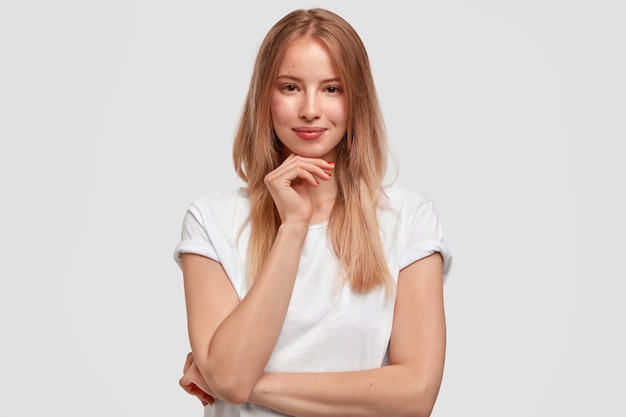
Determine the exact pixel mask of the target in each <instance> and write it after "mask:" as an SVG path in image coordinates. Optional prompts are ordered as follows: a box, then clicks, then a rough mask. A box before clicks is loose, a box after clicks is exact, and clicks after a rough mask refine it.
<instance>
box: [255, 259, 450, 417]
mask: <svg viewBox="0 0 626 417" xmlns="http://www.w3.org/2000/svg"><path fill="white" fill-rule="evenodd" d="M445 339H446V331H445V315H444V307H443V280H442V260H441V256H440V255H439V254H434V255H431V256H429V257H427V258H424V259H422V260H420V261H417V262H415V263H413V264H412V265H409V266H408V267H406V268H405V269H403V270H402V271H401V272H400V277H399V280H398V288H397V299H396V306H395V312H394V322H393V329H392V334H391V341H390V362H391V364H390V365H389V366H385V367H382V368H379V369H372V370H365V371H357V372H337V373H267V374H265V375H264V376H263V377H262V378H261V379H260V381H259V383H258V384H257V385H256V386H255V388H254V390H253V391H252V395H251V397H250V401H251V402H255V403H258V404H260V405H263V406H266V407H269V408H273V409H275V410H278V411H281V412H283V413H286V414H290V415H297V416H299V417H313V416H334V417H339V416H381V415H384V416H387V417H390V416H429V415H430V413H431V411H432V408H433V406H434V404H435V400H436V398H437V395H438V392H439V387H440V384H441V378H442V375H443V367H444V358H445Z"/></svg>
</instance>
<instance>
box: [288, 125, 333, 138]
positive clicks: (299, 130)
mask: <svg viewBox="0 0 626 417" xmlns="http://www.w3.org/2000/svg"><path fill="white" fill-rule="evenodd" d="M293 131H294V132H296V135H298V136H299V137H301V138H302V139H317V138H319V137H320V136H322V134H323V133H324V132H325V131H326V129H325V128H323V127H315V126H303V127H296V128H294V129H293Z"/></svg>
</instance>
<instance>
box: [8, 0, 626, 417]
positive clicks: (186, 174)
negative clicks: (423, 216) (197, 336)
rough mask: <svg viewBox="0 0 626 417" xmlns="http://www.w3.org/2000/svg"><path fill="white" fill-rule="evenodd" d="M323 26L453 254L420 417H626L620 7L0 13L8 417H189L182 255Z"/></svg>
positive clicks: (139, 6) (346, 5)
mask: <svg viewBox="0 0 626 417" xmlns="http://www.w3.org/2000/svg"><path fill="white" fill-rule="evenodd" d="M409 4H411V6H408V5H409ZM316 5H319V6H323V7H328V8H330V9H331V10H334V11H336V12H338V13H339V14H340V15H342V16H343V17H345V18H346V19H347V20H348V21H349V22H351V23H352V24H353V26H354V27H355V28H356V29H357V31H358V32H359V33H360V34H361V36H362V38H363V40H364V42H365V44H366V46H367V48H368V51H369V54H370V59H371V61H372V65H373V70H374V75H375V77H376V81H377V87H378V90H379V95H380V99H381V102H382V106H383V110H384V112H385V117H386V121H387V125H388V130H389V134H390V139H391V143H392V146H393V148H394V150H395V152H396V153H397V155H398V159H399V163H400V175H399V179H398V181H399V182H400V183H401V184H403V185H405V186H408V187H411V188H414V189H417V190H419V191H422V192H424V193H426V194H427V195H430V196H431V197H432V198H433V199H434V200H435V203H436V206H437V208H438V211H439V214H440V217H441V220H442V222H443V225H444V230H445V233H446V239H447V242H448V244H449V246H450V247H451V249H452V251H453V254H454V266H453V269H452V273H451V276H450V280H449V281H448V283H447V286H446V303H447V312H448V324H449V347H448V356H447V364H446V371H445V376H444V382H443V386H442V389H441V394H440V397H439V401H438V403H437V406H436V409H435V412H434V413H433V416H435V417H444V416H458V415H467V416H477V415H480V416H485V417H487V416H494V417H495V416H498V417H500V416H503V415H505V416H508V417H516V416H528V415H532V416H546V417H547V416H564V415H568V416H588V415H594V416H603V417H609V416H623V415H624V414H625V413H626V403H625V400H624V399H623V398H624V396H623V393H624V385H623V375H624V374H625V373H626V362H625V360H624V357H623V352H624V351H626V343H625V340H624V317H625V316H626V311H625V308H624V306H623V305H624V304H623V302H622V298H623V294H624V291H623V288H624V279H625V278H626V273H625V269H624V267H623V266H622V264H621V262H620V258H621V257H622V256H623V252H624V249H625V245H624V243H623V242H624V239H623V236H624V234H625V232H626V227H625V222H624V217H623V213H624V212H625V211H626V210H625V209H626V206H625V203H624V198H623V194H624V179H625V178H626V175H625V174H626V172H625V169H624V163H623V155H624V154H623V151H621V149H622V147H618V144H620V142H623V141H624V139H626V135H625V129H624V116H625V114H626V113H625V111H626V104H625V103H626V102H625V101H624V97H626V85H625V81H624V76H623V74H625V73H626V65H625V62H624V39H626V30H625V26H624V24H623V16H624V13H623V10H620V8H619V6H620V2H619V1H601V0H600V1H594V2H591V1H587V2H585V1H579V2H566V1H557V0H544V1H524V2H522V1H517V2H497V1H486V0H483V1H473V2H463V1H440V2H424V1H418V2H412V3H407V2H400V1H385V2H362V1H356V0H354V1H352V0H350V1H348V0H346V1H341V2H337V1H335V2H332V1H321V0H320V1H317V2H311V1H287V0H281V1H272V2H254V1H247V2H244V1H228V2H226V1H224V2H219V3H218V4H209V2H204V1H176V2H174V1H127V0H124V1H121V0H109V1H91V2H81V1H69V0H61V1H56V2H45V1H28V2H17V1H14V2H3V3H2V5H0V61H1V65H0V140H1V148H0V149H1V151H0V184H1V191H0V193H1V196H2V204H1V205H0V213H1V215H0V244H1V247H0V250H1V257H2V258H1V259H2V260H1V262H0V332H1V333H0V334H1V342H0V416H1V417H21V416H35V415H54V416H67V417H72V416H81V417H82V416H84V415H87V414H88V415H90V416H94V417H98V416H107V417H108V416H112V415H113V416H120V417H121V416H133V417H135V416H143V415H150V416H177V417H179V416H199V415H201V407H200V404H199V402H197V401H195V400H194V399H192V398H191V397H189V396H187V395H186V394H185V393H184V392H183V391H182V390H181V389H180V388H179V387H178V385H177V381H178V378H179V377H180V375H181V368H182V365H183V360H184V356H185V354H186V353H187V351H188V343H187V336H186V328H185V326H186V323H185V311H184V303H183V293H182V281H181V274H180V271H179V270H178V268H177V266H176V265H175V263H174V262H173V259H172V251H173V249H174V246H175V245H176V243H177V242H178V238H179V232H180V226H181V221H182V216H183V214H184V210H185V209H186V207H187V204H189V202H190V201H192V200H193V199H195V198H196V197H198V196H200V195H202V194H204V193H206V192H210V191H213V190H217V189H231V188H233V187H236V186H238V185H239V182H238V180H237V179H236V177H235V175H234V172H233V168H232V164H231V138H232V133H233V128H234V125H235V123H236V119H237V116H238V114H239V110H240V108H241V105H242V102H243V99H244V95H245V91H246V89H247V85H248V80H249V76H250V71H251V68H252V62H253V59H254V55H255V52H256V49H257V47H258V46H259V44H260V42H261V39H262V37H263V36H264V34H265V32H266V31H267V30H268V29H269V28H270V26H271V25H272V24H273V23H274V22H275V21H276V20H278V19H279V18H280V17H282V16H283V15H284V14H286V13H287V12H289V11H291V10H292V9H294V8H299V7H305V8H308V7H312V6H316Z"/></svg>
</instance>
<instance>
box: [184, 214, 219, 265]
mask: <svg viewBox="0 0 626 417" xmlns="http://www.w3.org/2000/svg"><path fill="white" fill-rule="evenodd" d="M183 253H194V254H196V255H202V256H206V257H207V258H211V259H213V260H215V261H218V262H220V259H219V256H218V255H217V251H216V250H215V247H214V245H213V242H211V238H210V237H209V234H208V233H207V231H206V229H205V227H204V225H203V222H202V217H201V215H200V212H199V210H198V208H197V207H196V206H195V205H194V204H192V205H191V206H189V208H188V209H187V212H186V213H185V217H184V218H183V227H182V231H181V239H180V243H178V245H176V248H175V250H174V260H175V261H176V263H177V264H178V266H179V267H182V264H181V255H182V254H183Z"/></svg>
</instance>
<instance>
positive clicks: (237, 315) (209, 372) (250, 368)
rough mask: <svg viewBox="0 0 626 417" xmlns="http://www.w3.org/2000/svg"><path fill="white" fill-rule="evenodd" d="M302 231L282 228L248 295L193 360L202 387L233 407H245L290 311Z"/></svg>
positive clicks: (297, 228)
mask: <svg viewBox="0 0 626 417" xmlns="http://www.w3.org/2000/svg"><path fill="white" fill-rule="evenodd" d="M305 237H306V229H304V230H303V229H302V228H301V227H298V226H292V225H283V226H281V228H280V229H279V231H278V235H277V237H276V240H275V243H274V245H273V247H272V249H271V251H270V253H269V256H268V258H267V259H266V261H265V263H264V265H263V267H262V269H261V271H260V273H259V275H258V276H257V277H256V278H255V281H254V284H253V285H252V286H251V288H250V291H249V292H248V294H247V295H246V297H244V299H243V300H242V301H241V302H240V303H239V305H238V306H237V307H236V308H235V310H233V312H232V313H231V314H230V315H229V316H228V317H227V318H226V319H225V320H224V321H223V322H222V323H221V324H220V326H219V327H218V328H217V329H216V331H215V333H214V334H213V336H212V338H211V343H210V345H209V346H208V349H207V351H206V356H205V357H204V358H203V359H200V360H198V363H199V366H200V369H201V370H202V373H203V375H205V378H206V379H207V383H208V384H209V385H210V386H211V387H212V388H215V390H216V394H217V395H218V396H220V397H221V398H224V399H227V400H230V401H232V402H240V401H245V399H246V398H247V393H248V391H249V390H250V389H251V388H252V386H254V384H255V383H256V382H257V380H258V379H259V377H260V376H261V375H262V374H263V371H264V369H265V366H266V365H267V362H268V360H269V357H270V355H271V353H272V351H273V349H274V345H275V344H276V340H277V338H278V335H279V334H280V330H281V328H282V325H283V321H284V318H285V315H286V312H287V309H288V306H289V300H290V298H291V293H292V290H293V285H294V282H295V276H296V272H297V269H298V263H299V259H300V252H301V250H302V245H303V242H304V239H305Z"/></svg>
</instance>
